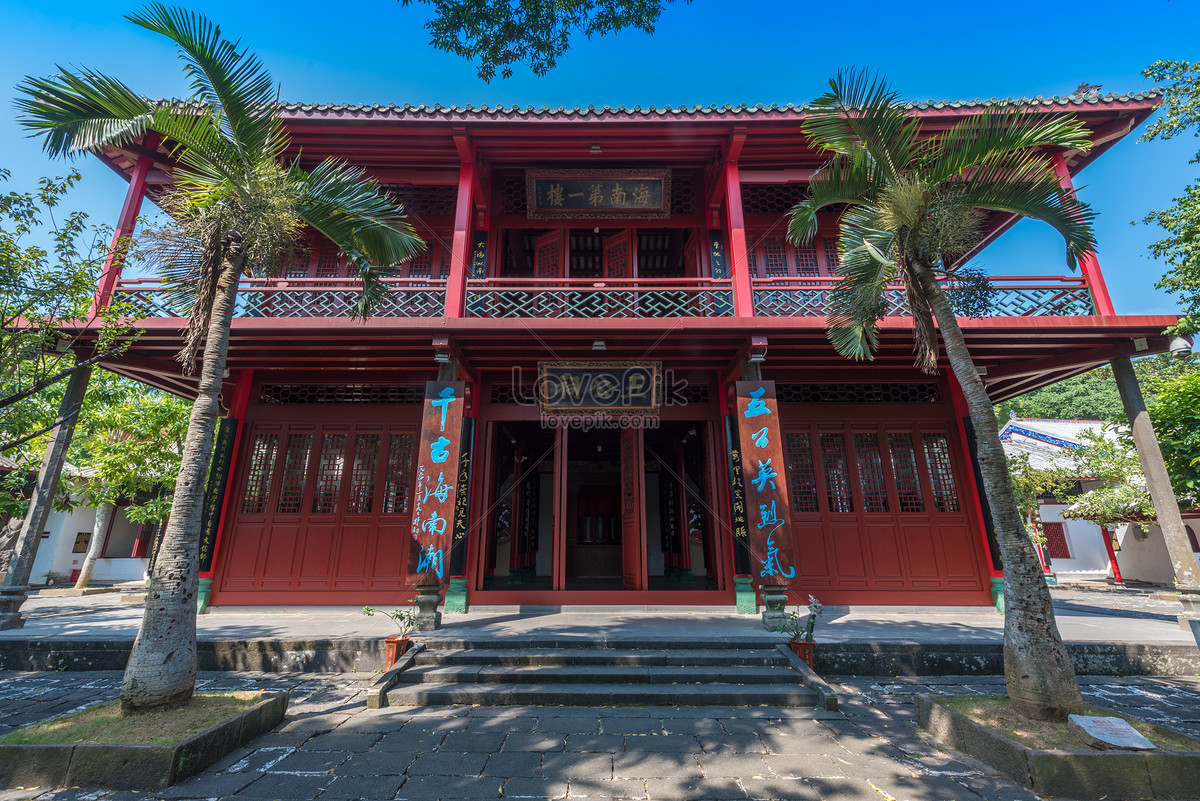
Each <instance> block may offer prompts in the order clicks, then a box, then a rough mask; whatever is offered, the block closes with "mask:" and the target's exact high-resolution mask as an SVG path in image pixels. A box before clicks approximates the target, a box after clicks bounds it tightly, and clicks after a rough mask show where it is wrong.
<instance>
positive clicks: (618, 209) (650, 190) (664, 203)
mask: <svg viewBox="0 0 1200 801" xmlns="http://www.w3.org/2000/svg"><path fill="white" fill-rule="evenodd" d="M525 181H526V187H525V191H526V196H527V214H528V216H529V218H530V219H555V218H560V217H562V218H566V217H571V218H580V217H591V218H598V219H614V218H643V219H644V218H651V217H670V216H671V172H670V170H623V171H613V170H556V171H545V170H527V171H526V173H525Z"/></svg>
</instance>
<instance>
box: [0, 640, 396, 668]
mask: <svg viewBox="0 0 1200 801" xmlns="http://www.w3.org/2000/svg"><path fill="white" fill-rule="evenodd" d="M132 649H133V640H132V639H128V640H68V639H38V640H0V670H21V671H56V670H72V671H74V670H124V669H125V665H126V663H127V662H128V661H129V652H130V651H131V650H132ZM196 651H197V654H196V656H197V659H198V661H199V665H198V668H199V669H200V670H217V671H221V670H234V671H254V672H263V673H292V672H297V673H352V672H366V671H372V672H373V671H376V670H379V669H380V668H381V667H383V655H384V644H383V640H382V639H381V638H377V637H372V638H362V639H346V640H200V641H199V642H197V643H196Z"/></svg>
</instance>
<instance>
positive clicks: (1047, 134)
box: [923, 110, 1091, 184]
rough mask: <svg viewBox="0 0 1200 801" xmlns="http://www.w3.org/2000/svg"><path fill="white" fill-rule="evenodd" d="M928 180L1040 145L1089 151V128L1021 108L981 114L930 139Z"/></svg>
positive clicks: (937, 178) (937, 179)
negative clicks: (1020, 109) (932, 145)
mask: <svg viewBox="0 0 1200 801" xmlns="http://www.w3.org/2000/svg"><path fill="white" fill-rule="evenodd" d="M931 141H933V142H935V143H936V144H935V146H934V147H932V148H931V150H930V152H929V153H928V154H927V157H926V162H927V164H926V165H925V170H923V172H925V174H926V180H927V181H928V182H929V183H931V184H933V183H938V182H940V181H944V180H947V179H950V178H953V177H954V176H956V175H960V174H961V173H963V172H965V171H967V170H969V169H971V168H972V167H974V166H975V165H977V164H980V163H982V162H984V161H987V160H990V159H994V158H997V157H1001V156H1007V155H1010V154H1014V153H1021V152H1024V151H1028V150H1032V149H1034V148H1039V147H1060V148H1068V149H1072V150H1079V151H1086V150H1088V149H1089V148H1090V147H1091V140H1090V139H1089V138H1088V129H1087V128H1086V127H1084V125H1083V124H1082V123H1081V122H1079V121H1078V120H1076V119H1074V118H1072V117H1064V116H1059V115H1054V116H1045V115H1034V114H1030V113H1028V112H1024V113H1022V112H1021V111H1018V110H1013V111H1008V112H1000V113H988V114H979V115H977V116H974V117H969V118H967V119H965V120H963V121H962V122H960V123H959V124H958V125H955V126H954V127H953V128H951V129H950V130H949V131H947V132H946V133H944V134H942V135H940V136H938V137H936V138H935V139H933V140H931Z"/></svg>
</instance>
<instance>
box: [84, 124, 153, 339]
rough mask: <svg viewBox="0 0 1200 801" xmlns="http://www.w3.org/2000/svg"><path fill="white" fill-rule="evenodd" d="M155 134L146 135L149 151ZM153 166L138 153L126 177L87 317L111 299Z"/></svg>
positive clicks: (145, 157)
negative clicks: (124, 190)
mask: <svg viewBox="0 0 1200 801" xmlns="http://www.w3.org/2000/svg"><path fill="white" fill-rule="evenodd" d="M158 143H159V137H158V135H157V134H149V135H148V136H147V137H146V141H145V145H146V147H148V148H149V149H151V150H154V149H155V148H157V147H158ZM153 168H154V159H153V158H152V157H150V156H139V157H138V160H137V164H136V165H134V168H133V176H132V177H131V178H130V179H129V189H128V190H127V191H126V192H125V203H124V204H123V205H122V206H121V216H120V217H118V218H117V227H116V230H114V231H113V239H112V245H111V246H110V247H109V249H108V258H107V259H105V261H104V270H103V271H102V272H101V273H100V281H99V283H98V285H97V286H96V296H95V298H94V299H93V300H92V308H91V310H89V311H88V316H89V317H92V316H95V315H96V314H98V313H99V312H100V310H101V309H103V308H104V307H105V306H107V305H108V302H109V300H111V299H112V293H113V287H115V286H116V285H117V279H119V278H120V277H121V268H122V267H124V266H125V254H126V252H127V251H128V250H129V237H131V236H133V230H134V228H135V227H136V226H137V218H138V214H140V213H141V211H142V198H143V197H145V195H146V176H147V175H149V174H150V170H151V169H153Z"/></svg>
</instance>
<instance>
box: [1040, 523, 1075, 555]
mask: <svg viewBox="0 0 1200 801" xmlns="http://www.w3.org/2000/svg"><path fill="white" fill-rule="evenodd" d="M1042 534H1044V535H1045V536H1046V556H1049V557H1050V558H1051V559H1070V558H1071V549H1070V548H1068V547H1067V530H1066V528H1064V527H1063V524H1062V523H1042Z"/></svg>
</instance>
